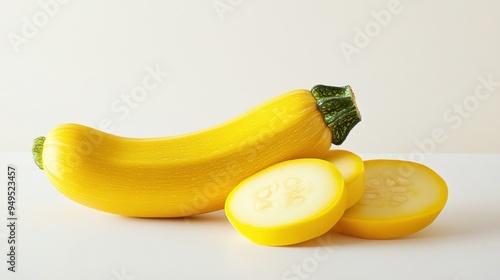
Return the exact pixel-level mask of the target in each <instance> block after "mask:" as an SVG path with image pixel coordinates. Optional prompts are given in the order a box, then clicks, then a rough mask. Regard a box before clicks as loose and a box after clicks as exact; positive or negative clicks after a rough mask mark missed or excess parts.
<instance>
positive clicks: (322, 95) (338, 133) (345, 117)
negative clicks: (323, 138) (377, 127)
mask: <svg viewBox="0 0 500 280" xmlns="http://www.w3.org/2000/svg"><path fill="white" fill-rule="evenodd" d="M311 93H312V95H313V96H314V98H315V99H316V104H317V106H318V110H319V111H320V112H321V115H322V116H323V120H324V121H325V123H326V125H327V126H328V127H329V128H330V130H331V132H332V143H333V144H335V145H340V144H342V142H344V140H345V139H346V137H347V135H348V134H349V132H350V131H351V129H352V128H353V127H354V126H355V125H356V124H357V123H358V122H360V121H361V114H360V113H359V110H358V107H357V106H356V98H355V97H354V92H353V91H352V89H351V87H350V86H348V85H347V86H344V87H333V86H325V85H316V86H314V87H313V88H312V89H311Z"/></svg>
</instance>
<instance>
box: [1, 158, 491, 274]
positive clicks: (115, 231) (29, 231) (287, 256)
mask: <svg viewBox="0 0 500 280" xmlns="http://www.w3.org/2000/svg"><path fill="white" fill-rule="evenodd" d="M0 155H1V157H0V158H1V160H0V164H1V165H0V166H2V168H4V169H5V168H6V166H7V164H13V165H15V166H16V167H17V169H18V198H17V206H18V213H17V216H18V221H17V236H16V238H17V242H18V251H17V266H16V268H17V272H16V273H11V272H9V271H7V264H6V263H5V262H3V264H2V265H1V266H0V278H1V279H73V280H78V279H106V280H110V279H112V280H132V279H135V280H142V279H252V280H254V279H294V280H296V279H370V280H375V279H384V280H385V279H398V280H399V279H419V280H420V279H427V280H433V279H435V280H462V279H488V280H490V279H494V278H495V276H496V275H498V265H499V264H500V186H499V183H498V180H496V175H497V172H498V167H499V166H500V154H435V155H428V156H426V157H425V158H423V160H424V163H425V164H426V165H428V166H430V167H431V168H433V169H434V170H435V171H436V172H438V173H439V174H440V175H441V176H442V177H443V178H444V179H445V180H446V182H447V183H448V187H449V199H448V203H447V205H446V207H445V209H444V210H443V211H442V213H441V215H440V216H439V217H438V218H437V219H436V220H435V221H434V223H433V224H431V225H430V226H429V227H427V228H426V229H424V230H422V231H420V232H418V233H416V234H413V235H411V236H408V237H406V238H401V239H397V240H364V239H358V238H353V237H348V236H343V235H341V234H338V233H335V232H329V233H327V234H325V235H324V236H321V237H319V238H316V239H314V240H311V241H308V242H305V243H302V244H299V245H296V246H289V247H265V246H260V245H256V244H254V243H251V242H250V241H248V240H247V239H245V238H244V237H243V236H241V235H240V234H239V233H238V232H237V231H236V230H235V229H233V228H232V226H231V225H230V224H229V222H228V221H227V220H226V217H225V215H224V212H223V211H218V212H214V213H211V214H206V215H201V216H197V217H193V218H189V219H136V218H126V217H120V216H116V215H111V214H107V213H103V212H99V211H96V210H93V209H90V208H87V207H84V206H81V205H79V204H77V203H75V202H73V201H71V200H69V199H67V198H66V197H64V196H63V195H61V194H60V193H58V192H57V191H56V189H55V188H53V187H52V185H51V184H50V182H49V181H48V179H47V178H46V176H45V174H44V173H43V171H41V170H39V169H38V168H37V167H36V166H35V164H34V163H33V161H32V158H31V155H30V154H29V153H8V152H3V153H1V154H0ZM362 156H363V158H365V159H369V158H381V157H383V158H400V159H405V158H408V157H409V156H410V155H399V154H398V155H396V154H385V155H382V154H377V155H376V154H369V155H368V154H367V155H362ZM2 174H4V175H3V176H4V177H6V174H5V173H3V172H2ZM1 180H2V181H5V180H7V179H6V178H2V179H1ZM0 198H1V201H0V203H1V204H0V205H1V208H0V209H2V212H3V213H5V214H2V215H1V216H2V217H5V218H2V219H5V222H7V221H6V212H7V211H6V191H5V190H4V191H2V192H1V194H0ZM7 235H8V234H7V228H6V227H5V226H3V227H1V228H0V237H1V238H0V240H1V243H0V245H1V246H0V248H1V250H0V253H1V255H3V256H4V259H5V256H6V254H7V253H8V252H7V240H8V239H7Z"/></svg>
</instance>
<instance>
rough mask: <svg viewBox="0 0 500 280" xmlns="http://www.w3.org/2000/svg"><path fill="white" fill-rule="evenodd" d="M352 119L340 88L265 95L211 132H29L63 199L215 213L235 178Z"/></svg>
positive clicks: (327, 143) (318, 147)
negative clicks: (148, 135)
mask: <svg viewBox="0 0 500 280" xmlns="http://www.w3.org/2000/svg"><path fill="white" fill-rule="evenodd" d="M359 121H360V115H359V111H358V109H357V107H356V103H355V100H354V95H353V93H352V91H351V88H350V87H349V86H345V87H330V86H323V85H319V86H316V87H314V88H313V89H312V90H311V91H308V90H294V91H291V92H288V93H285V94H282V95H279V96H277V97H275V98H273V99H270V100H268V101H266V102H264V103H262V104H260V105H258V106H256V107H254V108H253V109H251V110H249V111H248V112H246V113H244V114H242V115H240V116H238V117H236V118H234V119H232V120H230V121H227V122H225V123H222V124H220V125H217V126H215V127H212V128H210V129H206V130H202V131H198V132H194V133H190V134H186V135H179V136H170V137H161V138H146V139H139V138H126V137H121V136H116V135H111V134H108V133H105V132H102V131H99V130H96V129H93V128H90V127H87V126H82V125H78V124H64V125H60V126H57V127H56V128H54V129H53V130H51V131H50V132H49V133H48V134H47V136H46V137H39V138H37V139H35V143H34V146H33V154H34V159H35V162H36V164H37V165H38V166H39V167H40V168H41V169H43V170H44V171H45V173H46V174H47V176H48V178H49V180H50V181H51V182H52V184H53V185H54V186H55V187H56V188H57V189H58V190H59V191H60V192H61V193H63V194H64V195H66V196H67V197H69V198H70V199H72V200H74V201H76V202H78V203H81V204H83V205H86V206H88V207H91V208H94V209H98V210H101V211H105V212H109V213H115V214H119V215H125V216H135V217H184V216H190V215H195V214H201V213H207V212H211V211H215V210H220V209H222V208H223V206H224V202H225V200H226V197H227V195H228V194H229V192H230V191H231V190H232V189H233V188H234V187H235V186H236V185H237V184H238V183H239V182H241V181H242V180H243V179H245V178H247V177H249V176H251V175H252V174H254V173H256V172H258V171H260V170H262V169H264V168H266V167H269V166H271V165H273V164H276V163H278V162H281V161H285V160H290V159H295V158H303V157H315V158H321V157H322V156H323V155H325V154H326V153H327V152H328V150H329V148H330V147H331V143H334V144H337V145H338V144H341V143H342V142H343V141H344V139H345V138H346V136H347V134H348V133H349V131H350V130H351V129H352V128H353V127H354V126H355V125H356V123H358V122H359Z"/></svg>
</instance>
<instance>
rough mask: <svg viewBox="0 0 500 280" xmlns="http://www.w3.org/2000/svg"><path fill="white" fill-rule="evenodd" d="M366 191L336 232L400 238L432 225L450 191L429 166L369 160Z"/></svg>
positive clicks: (369, 237)
mask: <svg viewBox="0 0 500 280" xmlns="http://www.w3.org/2000/svg"><path fill="white" fill-rule="evenodd" d="M364 164H365V175H366V190H365V194H364V195H363V197H362V198H361V200H360V201H359V202H358V203H357V204H355V205H354V206H352V207H351V208H350V209H349V210H347V211H346V212H345V214H344V216H343V217H342V218H341V219H340V221H339V222H338V223H337V224H336V225H335V229H336V230H337V231H339V232H341V233H344V234H347V235H351V236H355V237H361V238H368V239H390V238H398V237H402V236H405V235H408V234H412V233H415V232H417V231H419V230H421V229H423V228H425V227H426V226H428V225H429V224H431V223H432V222H433V221H434V219H435V218H436V217H437V216H438V215H439V213H440V212H441V210H442V209H443V208H444V206H445V204H446V201H447V197H448V188H447V185H446V183H445V181H444V180H443V179H442V178H441V177H440V176H439V175H438V174H437V173H436V172H434V171H433V170H432V169H430V168H429V167H427V166H425V165H422V164H419V163H415V162H409V161H402V160H367V161H365V162H364Z"/></svg>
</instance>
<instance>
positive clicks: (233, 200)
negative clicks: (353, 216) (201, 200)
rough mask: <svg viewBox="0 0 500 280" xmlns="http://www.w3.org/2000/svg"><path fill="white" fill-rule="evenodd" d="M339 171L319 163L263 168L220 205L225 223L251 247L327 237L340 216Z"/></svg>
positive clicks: (342, 194)
mask: <svg viewBox="0 0 500 280" xmlns="http://www.w3.org/2000/svg"><path fill="white" fill-rule="evenodd" d="M346 199H347V195H346V192H345V190H344V181H343V177H342V174H341V173H340V171H339V170H338V169H337V168H336V167H335V166H334V165H333V164H331V163H329V162H327V161H325V160H322V159H312V158H311V159H309V158H308V159H295V160H289V161H284V162H281V163H278V164H276V165H273V166H271V167H268V168H266V169H264V170H262V171H260V172H258V173H256V174H254V175H252V176H250V177H248V178H247V179H245V180H243V181H242V182H241V183H240V184H238V185H237V186H236V187H235V188H234V189H233V190H232V191H231V193H230V194H229V196H228V198H227V200H226V203H225V212H226V216H227V218H228V220H229V221H230V222H231V224H232V225H233V226H234V228H236V229H237V230H238V231H239V232H240V233H241V234H242V235H244V236H245V237H247V238H248V239H250V240H251V241H253V242H255V243H257V244H261V245H268V246H283V245H291V244H296V243H300V242H303V241H306V240H310V239H313V238H315V237H318V236H320V235H322V234H323V233H325V232H327V231H329V230H330V229H331V228H332V227H333V226H334V225H335V223H336V222H337V221H338V220H339V219H340V217H341V216H342V214H343V213H344V211H345V205H346Z"/></svg>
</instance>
